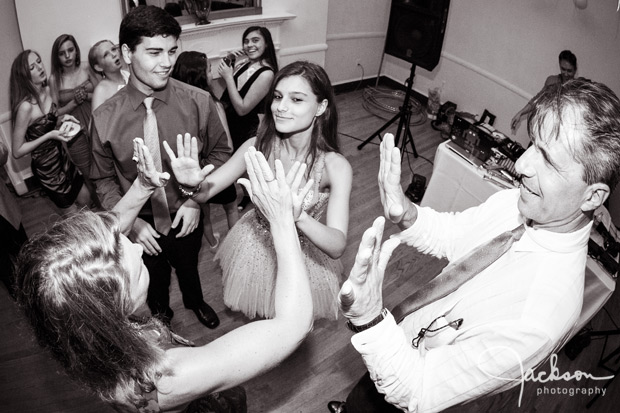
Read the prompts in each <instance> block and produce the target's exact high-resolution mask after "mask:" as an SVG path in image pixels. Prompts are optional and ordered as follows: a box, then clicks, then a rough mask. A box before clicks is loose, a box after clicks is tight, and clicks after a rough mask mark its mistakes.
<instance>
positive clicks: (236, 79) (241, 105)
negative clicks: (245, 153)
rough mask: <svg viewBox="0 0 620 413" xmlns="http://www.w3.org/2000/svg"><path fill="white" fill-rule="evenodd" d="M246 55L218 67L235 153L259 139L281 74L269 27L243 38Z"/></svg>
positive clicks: (253, 30)
mask: <svg viewBox="0 0 620 413" xmlns="http://www.w3.org/2000/svg"><path fill="white" fill-rule="evenodd" d="M241 40H242V42H243V53H244V55H245V57H247V59H239V60H238V61H235V62H231V61H230V60H227V59H222V61H221V62H220V65H219V67H218V72H219V74H220V76H221V77H222V78H223V79H224V82H225V83H226V90H225V91H224V94H223V95H222V98H221V100H222V103H223V104H224V108H225V110H226V119H228V127H229V129H230V136H231V138H232V142H233V150H235V151H236V150H237V149H239V147H240V146H241V145H242V144H243V142H245V141H246V140H248V139H250V138H253V137H254V136H256V131H257V129H258V125H259V123H260V118H259V114H263V113H265V112H264V106H265V102H264V99H265V96H266V95H267V92H268V91H269V87H270V86H271V81H272V80H273V76H274V73H275V72H277V71H278V62H277V59H276V48H275V46H274V45H273V40H272V38H271V32H270V31H269V29H267V28H266V27H260V26H251V27H248V28H247V29H246V30H245V31H244V32H243V36H241ZM248 201H249V198H248V197H247V196H244V197H243V199H242V201H241V203H240V204H239V210H243V209H244V208H245V207H246V205H247V204H248V203H249V202H248Z"/></svg>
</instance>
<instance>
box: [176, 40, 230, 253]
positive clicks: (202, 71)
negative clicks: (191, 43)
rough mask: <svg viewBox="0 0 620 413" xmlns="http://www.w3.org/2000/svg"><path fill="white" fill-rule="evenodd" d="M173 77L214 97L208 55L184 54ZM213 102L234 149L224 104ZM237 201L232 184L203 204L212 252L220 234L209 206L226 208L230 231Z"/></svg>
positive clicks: (216, 245) (207, 234)
mask: <svg viewBox="0 0 620 413" xmlns="http://www.w3.org/2000/svg"><path fill="white" fill-rule="evenodd" d="M171 76H172V77H173V78H174V79H177V80H180V81H181V82H185V83H187V84H189V85H192V86H196V87H198V88H200V89H202V90H205V91H207V92H209V93H210V94H211V96H212V97H213V93H212V92H211V87H210V84H211V82H212V80H213V78H212V75H211V65H210V63H209V59H207V55H206V54H204V53H200V52H192V51H189V52H182V53H181V54H180V55H179V57H178V58H177V61H176V63H175V65H174V69H173V70H172V74H171ZM213 101H214V102H215V106H216V108H217V109H218V114H219V115H220V120H221V121H222V125H224V129H225V130H226V135H227V137H228V144H229V145H230V146H231V147H232V142H231V137H230V131H229V129H228V124H227V122H226V114H225V113H224V108H223V106H222V103H221V102H220V101H218V100H217V99H216V98H215V97H213ZM202 166H205V165H202ZM236 200H237V190H236V188H235V186H234V184H231V185H229V186H228V187H227V188H226V189H224V190H223V191H222V192H220V193H219V194H217V195H216V196H214V197H213V198H211V199H210V200H209V201H208V202H205V203H202V204H201V207H202V211H203V213H204V235H205V237H206V238H207V241H208V242H209V245H210V246H211V249H212V250H216V249H217V248H218V246H219V243H220V234H219V233H214V232H213V225H212V224H211V219H210V213H211V208H210V206H209V204H221V205H222V206H223V207H224V211H225V212H226V220H227V222H228V228H229V229H230V228H232V227H233V225H235V223H236V222H237V221H238V220H239V212H238V211H237V207H236V205H235V201H236Z"/></svg>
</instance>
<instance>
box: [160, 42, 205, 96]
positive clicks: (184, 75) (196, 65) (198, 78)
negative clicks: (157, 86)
mask: <svg viewBox="0 0 620 413" xmlns="http://www.w3.org/2000/svg"><path fill="white" fill-rule="evenodd" d="M170 76H171V77H172V78H174V79H177V80H180V81H181V82H185V83H187V84H188V85H192V86H196V87H198V88H200V89H202V90H206V91H207V92H209V93H210V94H212V93H211V89H210V88H209V83H208V82H207V55H206V54H204V53H201V52H194V51H188V52H183V53H181V54H180V55H179V57H178V58H177V61H176V63H175V64H174V69H173V70H172V73H171V75H170Z"/></svg>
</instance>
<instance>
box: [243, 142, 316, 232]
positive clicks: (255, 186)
mask: <svg viewBox="0 0 620 413" xmlns="http://www.w3.org/2000/svg"><path fill="white" fill-rule="evenodd" d="M244 156H245V163H246V167H247V172H248V177H249V179H245V178H241V179H239V180H238V181H237V182H238V183H239V184H240V185H243V186H244V187H245V188H246V190H247V191H248V193H249V194H250V198H251V199H252V202H253V203H254V205H255V206H256V207H257V208H258V209H259V210H260V211H261V213H262V214H263V215H264V216H265V218H267V220H268V221H269V222H274V221H277V220H280V219H283V218H286V217H289V218H293V210H294V203H295V202H299V201H294V199H302V200H303V198H305V196H306V194H307V193H308V191H309V190H310V187H311V186H312V180H310V181H308V183H307V184H306V185H305V186H304V187H303V188H302V189H299V186H300V184H301V182H302V178H303V174H304V172H305V170H306V167H305V165H303V167H302V166H298V167H297V168H296V171H295V172H294V173H293V174H291V173H290V172H289V176H288V177H287V176H285V174H284V167H283V166H282V162H280V161H279V160H276V161H275V167H276V170H275V175H274V172H273V171H272V170H271V168H270V167H269V164H268V163H267V160H266V159H265V156H264V155H263V154H262V153H260V152H258V151H257V150H256V149H255V148H254V147H250V148H248V151H247V152H246V153H245V155H244ZM289 182H290V185H289ZM293 194H294V195H293ZM299 203H300V202H299ZM300 205H301V203H300Z"/></svg>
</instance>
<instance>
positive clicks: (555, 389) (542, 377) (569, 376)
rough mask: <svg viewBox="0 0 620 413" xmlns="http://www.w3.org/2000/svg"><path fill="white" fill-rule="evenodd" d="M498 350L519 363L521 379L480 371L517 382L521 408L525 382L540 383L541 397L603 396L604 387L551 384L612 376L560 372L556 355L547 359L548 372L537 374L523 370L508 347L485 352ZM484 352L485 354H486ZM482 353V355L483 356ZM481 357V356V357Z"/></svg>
mask: <svg viewBox="0 0 620 413" xmlns="http://www.w3.org/2000/svg"><path fill="white" fill-rule="evenodd" d="M498 349H502V350H508V351H509V352H511V353H512V354H513V355H514V356H515V359H516V360H517V361H518V363H519V369H520V372H521V378H517V379H512V378H506V377H498V376H495V375H493V374H491V373H489V372H486V371H484V369H483V368H482V367H481V370H482V371H484V373H485V374H486V375H487V376H489V377H493V378H495V379H499V380H504V381H518V382H519V384H520V386H521V388H520V390H519V401H518V406H519V407H521V400H522V398H523V390H524V388H525V383H526V382H532V383H541V384H544V385H543V386H542V387H539V388H537V389H536V396H543V395H566V396H569V397H572V396H575V395H579V394H584V395H589V396H592V395H601V396H605V392H606V390H607V389H606V388H604V387H598V386H594V387H572V388H565V387H561V386H554V385H553V383H555V382H558V381H564V382H568V381H571V380H575V381H581V380H588V379H589V380H597V381H599V380H609V379H612V378H613V377H614V376H613V375H611V376H603V377H597V376H594V375H592V374H590V373H586V372H583V371H580V370H576V371H574V372H573V373H570V372H564V373H562V372H560V369H558V367H557V365H556V364H557V361H558V355H557V354H552V355H551V357H550V358H549V365H550V367H551V368H550V371H549V372H546V371H539V372H535V371H534V369H531V368H529V369H527V370H524V369H523V362H522V361H521V357H520V356H519V354H517V352H516V351H514V350H513V349H511V348H508V347H499V348H498V347H495V348H492V349H491V348H490V349H487V351H486V352H490V351H494V350H498ZM486 352H485V353H486ZM485 353H483V354H485ZM481 357H482V356H481ZM482 365H484V364H483V363H481V364H480V366H482Z"/></svg>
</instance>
